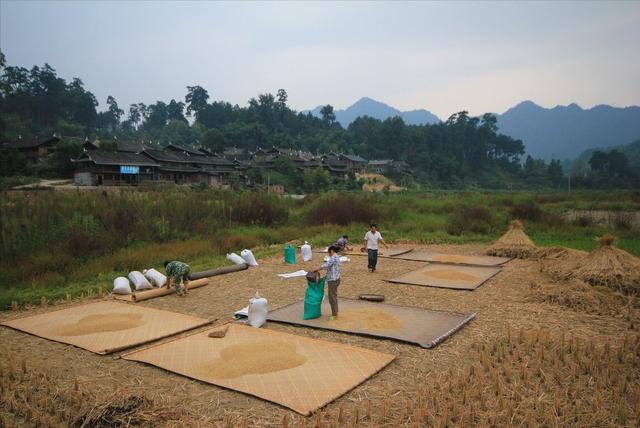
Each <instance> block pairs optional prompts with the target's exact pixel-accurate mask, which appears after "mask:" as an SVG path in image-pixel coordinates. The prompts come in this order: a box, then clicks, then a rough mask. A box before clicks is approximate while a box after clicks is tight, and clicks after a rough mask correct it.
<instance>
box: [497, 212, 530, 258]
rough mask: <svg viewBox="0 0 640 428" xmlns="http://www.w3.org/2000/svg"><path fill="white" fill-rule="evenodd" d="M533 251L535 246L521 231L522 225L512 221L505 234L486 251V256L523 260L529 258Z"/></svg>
mask: <svg viewBox="0 0 640 428" xmlns="http://www.w3.org/2000/svg"><path fill="white" fill-rule="evenodd" d="M535 250H536V246H535V244H534V243H533V241H532V240H531V239H530V238H529V237H528V236H527V234H526V233H524V230H522V223H520V221H518V220H513V221H512V222H511V227H510V228H509V230H508V231H507V233H505V234H504V235H502V236H501V237H500V239H498V240H497V241H496V242H495V243H494V244H493V245H492V246H490V247H489V248H488V249H487V254H488V255H490V256H498V257H517V258H520V259H525V258H528V257H531V256H532V255H533V254H534V253H535Z"/></svg>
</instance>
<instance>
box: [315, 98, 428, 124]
mask: <svg viewBox="0 0 640 428" xmlns="http://www.w3.org/2000/svg"><path fill="white" fill-rule="evenodd" d="M321 108H322V107H316V108H315V109H313V110H311V111H310V112H311V114H313V115H315V116H320V110H321ZM334 114H335V115H336V120H337V121H338V122H340V124H341V125H342V126H343V127H345V128H346V127H348V126H349V124H350V123H351V122H353V121H354V120H356V119H357V118H358V117H362V116H369V117H373V118H375V119H379V120H385V119H388V118H390V117H395V116H398V117H401V118H402V120H404V122H405V123H406V124H407V125H426V124H433V123H438V122H440V119H439V118H438V117H437V116H436V115H434V114H433V113H431V112H429V111H428V110H425V109H418V110H411V111H404V112H403V111H400V110H398V109H396V108H394V107H391V106H390V105H388V104H385V103H383V102H381V101H378V100H374V99H373V98H370V97H362V98H360V99H359V100H358V101H356V102H355V103H353V104H352V105H350V106H349V107H347V108H346V109H344V110H334Z"/></svg>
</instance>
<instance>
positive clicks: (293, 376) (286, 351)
mask: <svg viewBox="0 0 640 428" xmlns="http://www.w3.org/2000/svg"><path fill="white" fill-rule="evenodd" d="M222 328H226V327H222ZM215 330H219V329H215ZM215 330H208V331H205V332H200V333H196V334H193V335H190V336H187V337H182V338H178V339H175V340H172V341H169V342H165V343H161V344H157V345H152V346H150V347H148V348H146V349H142V350H138V351H134V352H131V353H128V354H125V355H123V358H124V359H125V360H131V361H139V362H143V363H148V364H152V365H154V366H156V367H160V368H163V369H165V370H168V371H171V372H174V373H177V374H181V375H183V376H187V377H189V378H192V379H197V380H200V381H203V382H207V383H211V384H214V385H218V386H221V387H224V388H229V389H233V390H236V391H240V392H243V393H246V394H250V395H253V396H255V397H259V398H262V399H264V400H267V401H271V402H273V403H277V404H280V405H282V406H285V407H288V408H290V409H292V410H294V411H296V412H298V413H301V414H302V415H305V416H306V415H309V414H311V413H312V412H313V411H315V410H317V409H319V408H321V407H322V406H324V405H326V404H328V403H330V402H331V401H333V400H335V399H336V398H338V397H340V396H341V395H343V394H345V393H346V392H348V391H350V390H351V389H353V388H355V387H356V386H358V385H359V384H361V383H362V382H364V381H365V380H367V379H368V378H370V377H371V376H373V375H374V374H376V373H377V372H378V371H380V370H381V369H383V368H384V367H385V366H386V365H387V364H389V363H390V362H391V361H393V359H394V358H395V356H393V355H389V354H383V353H380V352H377V351H371V350H368V349H363V348H358V347H354V346H349V345H343V344H339V343H333V342H326V341H323V340H316V339H310V338H307V337H303V336H297V335H292V334H288V333H281V332H277V331H273V330H268V329H264V328H263V329H256V328H252V327H248V326H242V325H236V324H231V325H229V329H228V331H227V332H226V335H225V336H224V337H223V338H210V337H208V335H209V333H210V332H211V331H215Z"/></svg>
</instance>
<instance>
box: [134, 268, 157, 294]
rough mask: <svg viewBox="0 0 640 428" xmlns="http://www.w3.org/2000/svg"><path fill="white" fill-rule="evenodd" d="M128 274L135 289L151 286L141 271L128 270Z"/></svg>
mask: <svg viewBox="0 0 640 428" xmlns="http://www.w3.org/2000/svg"><path fill="white" fill-rule="evenodd" d="M128 276H129V280H131V282H132V283H133V286H134V287H135V288H136V290H148V289H149V288H153V286H152V285H151V283H150V282H149V281H147V278H145V277H144V275H143V274H142V272H139V271H137V270H134V271H131V272H129V275H128Z"/></svg>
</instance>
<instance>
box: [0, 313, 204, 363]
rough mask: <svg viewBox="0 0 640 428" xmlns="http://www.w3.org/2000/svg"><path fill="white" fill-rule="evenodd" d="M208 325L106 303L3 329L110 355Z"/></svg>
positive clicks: (199, 320)
mask: <svg viewBox="0 0 640 428" xmlns="http://www.w3.org/2000/svg"><path fill="white" fill-rule="evenodd" d="M209 323H210V321H208V320H206V319H203V318H196V317H192V316H188V315H183V314H178V313H175V312H168V311H163V310H160V309H153V308H147V307H143V306H137V305H133V304H127V303H118V302H109V301H105V302H97V303H89V304H84V305H77V306H72V307H70V308H65V309H59V310H54V311H50V312H45V313H43V314H39V315H33V316H28V317H23V318H18V319H13V320H10V321H6V322H3V323H2V325H4V326H7V327H11V328H14V329H16V330H20V331H23V332H25V333H29V334H33V335H34V336H39V337H42V338H45V339H49V340H53V341H56V342H61V343H66V344H69V345H74V346H77V347H79V348H83V349H86V350H88V351H91V352H95V353H96V354H110V353H112V352H117V351H121V350H123V349H127V348H131V347H133V346H137V345H142V344H145V343H148V342H151V341H154V340H158V339H161V338H164V337H168V336H172V335H174V334H177V333H180V332H183V331H186V330H190V329H193V328H196V327H200V326H203V325H206V324H209Z"/></svg>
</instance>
